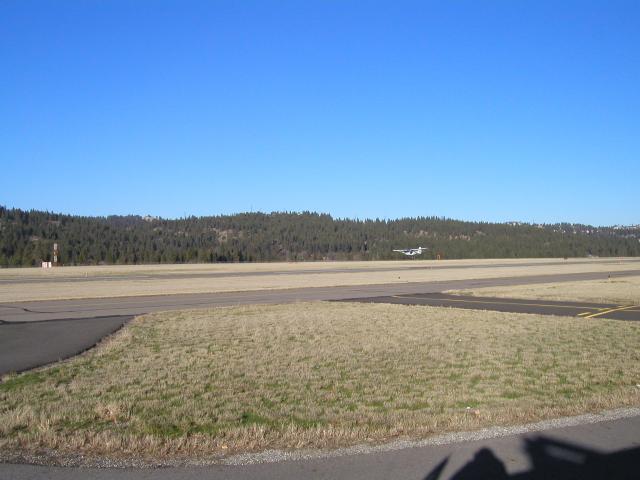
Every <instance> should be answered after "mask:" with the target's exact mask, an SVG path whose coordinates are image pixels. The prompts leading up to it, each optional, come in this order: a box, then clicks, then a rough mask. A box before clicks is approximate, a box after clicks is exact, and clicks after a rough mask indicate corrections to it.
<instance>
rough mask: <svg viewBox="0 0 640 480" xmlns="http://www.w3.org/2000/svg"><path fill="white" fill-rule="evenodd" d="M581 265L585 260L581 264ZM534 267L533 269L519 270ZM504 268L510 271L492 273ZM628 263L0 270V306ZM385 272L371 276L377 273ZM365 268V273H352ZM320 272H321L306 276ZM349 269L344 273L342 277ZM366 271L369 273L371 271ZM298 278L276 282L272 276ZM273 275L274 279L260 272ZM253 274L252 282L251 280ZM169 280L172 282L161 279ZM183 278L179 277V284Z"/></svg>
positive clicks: (597, 268)
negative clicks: (190, 276)
mask: <svg viewBox="0 0 640 480" xmlns="http://www.w3.org/2000/svg"><path fill="white" fill-rule="evenodd" d="M579 260H580V262H583V261H585V259H579ZM547 262H553V264H552V265H545V263H547ZM523 263H533V264H534V265H533V266H523V265H522V264H523ZM497 264H500V265H502V264H508V265H510V266H509V267H504V266H497ZM447 265H452V266H457V267H468V268H453V269H433V270H430V269H415V268H411V267H420V266H423V267H431V266H433V267H441V266H447ZM639 266H640V264H639V263H637V262H635V261H634V262H630V261H629V260H628V259H627V260H624V259H622V260H621V259H593V260H591V261H588V262H587V263H576V262H574V261H572V260H569V261H564V260H557V259H555V260H553V259H533V260H527V259H519V260H513V259H511V260H505V259H495V260H444V261H440V262H437V261H428V260H426V261H425V260H416V261H397V262H317V263H262V264H231V265H229V264H206V265H141V266H115V267H113V266H108V267H63V268H58V269H50V270H42V269H0V279H1V280H5V281H6V282H3V283H2V289H0V302H17V301H27V300H51V299H63V298H99V297H118V296H132V295H167V294H178V293H209V292H231V291H244V290H264V289H283V288H298V287H331V286H338V285H345V286H346V285H369V284H382V283H405V282H427V281H446V280H462V279H473V278H476V279H477V278H495V277H505V276H525V275H544V274H554V273H580V272H614V271H623V270H632V269H637V268H639ZM380 267H382V268H391V270H388V271H382V272H380V271H377V272H376V271H373V270H374V269H376V268H380ZM357 269H366V270H367V271H349V270H357ZM307 270H316V271H317V270H319V271H321V272H322V273H303V272H305V271H307ZM343 270H347V271H343ZM369 270H371V271H369ZM282 271H286V272H297V273H298V274H297V275H278V274H276V273H275V272H282ZM238 272H241V273H245V274H249V275H243V276H236V277H220V276H217V277H216V276H211V277H207V276H199V277H197V278H193V277H192V278H189V275H190V274H194V273H196V274H199V275H202V274H207V273H212V274H220V273H238ZM269 272H274V273H273V274H272V275H269V274H267V275H265V274H264V273H269ZM251 273H256V275H251ZM163 274H171V275H175V276H177V278H161V275H163ZM84 275H86V276H87V278H89V277H91V278H92V280H91V281H87V282H82V281H69V278H68V277H73V276H75V277H78V276H80V277H83V276H84ZM182 277H183V278H182ZM25 278H35V279H39V280H45V281H44V282H38V283H28V284H25V283H11V280H12V279H16V280H20V279H25Z"/></svg>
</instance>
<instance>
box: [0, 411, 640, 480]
mask: <svg viewBox="0 0 640 480" xmlns="http://www.w3.org/2000/svg"><path fill="white" fill-rule="evenodd" d="M639 433H640V416H636V417H631V418H623V419H618V420H612V421H606V422H600V423H591V424H583V425H578V426H572V427H564V428H552V429H549V430H544V431H542V432H531V433H525V434H518V435H508V436H502V437H498V438H490V439H484V440H475V441H464V442H459V443H451V444H446V445H434V446H426V447H417V448H405V449H401V450H394V451H386V452H376V453H369V454H361V455H348V456H339V457H333V458H319V459H313V460H298V461H284V462H279V463H265V464H253V465H240V466H208V467H172V468H160V469H130V468H127V469H97V468H62V467H55V468H52V467H40V466H33V465H12V464H0V479H2V480H9V479H12V480H32V479H41V478H46V479H50V480H63V479H68V480H80V479H87V480H105V479H114V480H143V479H151V478H153V479H159V480H170V479H171V480H196V479H198V480H201V479H225V480H239V479H246V480H258V479H262V480H266V479H269V480H276V479H279V480H297V479H352V480H378V479H379V480H383V479H384V480H388V479H398V480H404V479H407V480H414V479H415V480H422V479H425V480H426V479H429V480H436V479H437V480H447V479H456V480H468V479H492V480H501V479H519V480H524V479H576V480H577V479H581V480H590V479H601V478H605V479H607V480H621V479H629V480H630V479H637V478H639V472H640V470H639V466H640V462H639V459H640V435H639Z"/></svg>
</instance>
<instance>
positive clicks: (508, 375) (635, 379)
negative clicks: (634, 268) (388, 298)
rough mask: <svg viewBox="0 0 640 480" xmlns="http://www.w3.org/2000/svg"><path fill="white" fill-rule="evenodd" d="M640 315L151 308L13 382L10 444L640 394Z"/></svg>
mask: <svg viewBox="0 0 640 480" xmlns="http://www.w3.org/2000/svg"><path fill="white" fill-rule="evenodd" d="M639 347H640V325H638V324H635V323H632V322H616V321H611V320H602V319H593V320H585V319H573V318H562V319H561V320H560V319H559V318H556V317H543V316H534V315H524V314H505V313H499V312H477V311H470V310H455V309H441V308H431V307H407V306H401V305H384V304H350V303H306V304H297V305H276V306H251V307H230V308H219V309H212V310H206V311H189V312H171V313H161V314H151V315H146V316H144V317H141V318H138V319H136V320H135V321H134V322H133V323H132V324H131V325H130V326H129V327H127V328H126V329H124V330H123V331H121V332H120V333H119V334H117V335H116V336H115V337H114V338H112V339H111V340H109V341H107V342H105V343H104V344H103V345H101V346H100V347H98V348H96V349H94V350H93V351H90V352H88V353H87V354H85V355H83V356H80V357H77V358H75V359H72V360H70V361H67V362H64V363H61V364H58V365H56V366H52V367H49V368H45V369H42V370H40V371H35V372H31V373H25V374H21V375H16V376H10V377H8V378H5V379H4V381H3V382H2V383H1V384H0V450H4V451H5V452H11V451H22V452H33V451H38V450H40V449H54V450H55V451H58V452H61V453H62V454H64V453H65V452H68V453H82V454H86V455H103V456H111V457H118V456H147V457H148V456H151V457H153V456H163V457H165V458H172V457H180V456H184V455H189V456H207V457H211V456H213V457H215V456H219V455H226V454H228V453H232V452H241V451H253V450H258V449H263V448H270V447H274V448H275V447H277V448H285V449H295V448H300V447H335V446H341V445H350V444H355V443H361V442H369V443H372V442H380V441H385V440H388V439H392V438H398V437H414V438H415V437H426V436H429V435H432V434H436V433H441V432H447V431H456V430H467V429H473V428H476V427H481V426H488V425H496V424H513V423H523V422H528V421H532V420H537V419H544V418H550V417H556V416H562V415H570V414H577V413H582V412H588V411H600V410H603V409H609V408H613V407H620V406H626V405H638V403H639V402H640V389H638V388H637V387H636V384H637V383H639V379H640V348H639Z"/></svg>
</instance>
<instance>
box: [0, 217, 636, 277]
mask: <svg viewBox="0 0 640 480" xmlns="http://www.w3.org/2000/svg"><path fill="white" fill-rule="evenodd" d="M54 242H55V243H58V245H59V250H60V257H61V258H60V260H61V262H62V263H63V264H65V265H84V264H90V265H95V264H140V263H187V262H258V261H278V260H280V261H282V260H286V261H304V260H385V259H392V258H393V259H398V258H403V256H402V255H400V254H397V253H394V252H392V250H393V249H394V248H406V247H418V246H423V247H427V248H428V249H429V251H428V252H426V253H425V254H423V255H422V257H421V258H436V256H437V255H438V254H439V255H440V256H441V257H442V258H510V257H511V258H514V257H582V256H587V255H594V256H638V255H640V227H592V226H588V225H577V224H555V225H532V224H525V223H517V222H511V223H486V222H463V221H457V220H450V219H445V218H438V217H418V218H402V219H397V220H378V219H376V220H350V219H337V218H333V217H331V216H330V215H327V214H318V213H312V212H302V213H286V212H274V213H269V214H266V213H241V214H236V215H220V216H212V217H187V218H181V219H175V220H167V219H162V218H155V217H140V216H133V215H132V216H109V217H83V216H75V215H63V214H57V213H50V212H43V211H36V210H31V211H25V210H20V209H9V208H6V207H2V206H0V266H4V267H7V266H32V265H39V263H40V262H41V261H50V260H51V257H52V250H53V243H54Z"/></svg>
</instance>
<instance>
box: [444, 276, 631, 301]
mask: <svg viewBox="0 0 640 480" xmlns="http://www.w3.org/2000/svg"><path fill="white" fill-rule="evenodd" d="M450 293H458V294H463V295H477V296H484V297H501V298H526V299H534V300H566V301H576V302H593V303H616V304H625V305H626V304H635V305H638V304H640V276H638V277H623V278H612V279H608V280H585V281H580V282H561V283H541V284H538V285H515V286H510V287H486V288H476V289H473V290H452V291H451V292H450Z"/></svg>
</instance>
